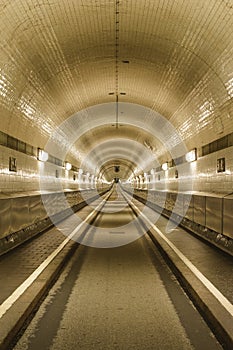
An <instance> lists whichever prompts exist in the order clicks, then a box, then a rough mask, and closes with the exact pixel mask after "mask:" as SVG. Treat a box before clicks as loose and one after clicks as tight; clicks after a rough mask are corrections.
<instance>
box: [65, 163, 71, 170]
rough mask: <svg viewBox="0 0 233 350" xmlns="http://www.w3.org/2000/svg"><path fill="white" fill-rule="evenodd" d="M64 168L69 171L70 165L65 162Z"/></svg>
mask: <svg viewBox="0 0 233 350" xmlns="http://www.w3.org/2000/svg"><path fill="white" fill-rule="evenodd" d="M65 168H66V170H71V168H72V165H71V164H70V163H69V162H66V163H65Z"/></svg>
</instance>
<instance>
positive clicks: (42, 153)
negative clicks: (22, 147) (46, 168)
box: [37, 148, 49, 162]
mask: <svg viewBox="0 0 233 350" xmlns="http://www.w3.org/2000/svg"><path fill="white" fill-rule="evenodd" d="M37 159H38V160H40V161H41V162H47V160H48V159H49V155H48V153H47V152H45V151H44V150H43V149H41V148H38V153H37Z"/></svg>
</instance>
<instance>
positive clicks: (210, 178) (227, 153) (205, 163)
mask: <svg viewBox="0 0 233 350" xmlns="http://www.w3.org/2000/svg"><path fill="white" fill-rule="evenodd" d="M224 157H225V161H226V171H225V172H224V173H217V159H218V158H224ZM176 169H177V170H178V174H179V178H178V179H176V178H175V170H176ZM158 175H160V181H158ZM155 179H156V181H155V183H154V184H152V183H150V185H149V187H150V188H155V189H158V190H171V191H177V189H178V180H179V186H180V190H181V191H189V190H190V191H191V190H193V191H203V192H215V193H231V192H233V147H229V148H227V149H223V150H220V151H218V152H214V153H211V154H209V155H206V156H204V157H200V158H198V160H197V161H195V162H192V163H185V164H182V165H179V166H177V168H171V169H169V170H167V171H161V172H160V173H157V174H156V175H155Z"/></svg>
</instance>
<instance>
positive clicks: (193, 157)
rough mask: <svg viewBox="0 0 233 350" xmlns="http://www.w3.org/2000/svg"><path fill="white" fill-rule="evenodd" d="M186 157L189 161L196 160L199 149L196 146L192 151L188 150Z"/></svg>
mask: <svg viewBox="0 0 233 350" xmlns="http://www.w3.org/2000/svg"><path fill="white" fill-rule="evenodd" d="M185 159H186V160H187V162H189V163H191V162H194V161H195V160H197V149H196V148H194V149H192V151H190V152H188V153H187V154H186V155H185Z"/></svg>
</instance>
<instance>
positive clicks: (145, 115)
mask: <svg viewBox="0 0 233 350" xmlns="http://www.w3.org/2000/svg"><path fill="white" fill-rule="evenodd" d="M232 29H233V1H232V0H205V1H203V0H174V1H170V0H145V1H144V0H47V1H45V0H0V129H1V130H2V131H4V132H6V133H8V134H10V135H12V136H14V137H17V138H18V139H20V140H22V141H25V142H28V143H30V144H32V145H34V146H36V147H41V148H44V147H46V144H47V143H48V141H49V140H51V139H52V140H53V142H54V143H55V144H56V142H57V144H61V143H64V144H67V148H66V150H67V149H68V151H67V152H68V153H67V154H66V155H64V157H66V158H67V159H69V160H70V161H72V163H74V164H75V165H77V166H81V165H82V166H83V167H86V170H90V171H92V172H97V173H98V172H100V171H101V172H104V170H103V169H104V166H105V165H106V169H108V171H109V172H111V171H110V170H109V169H114V168H113V167H114V165H115V164H116V162H119V164H122V176H124V177H125V176H126V177H127V176H128V175H129V174H130V172H131V171H132V169H135V168H140V169H141V170H142V169H147V168H148V169H149V168H150V167H152V166H154V164H153V162H156V161H157V162H159V161H160V160H162V159H163V157H165V155H166V154H167V152H169V153H171V147H172V145H170V146H169V147H170V148H169V147H167V144H166V142H165V135H164V134H163V133H162V135H161V123H162V124H163V125H164V120H165V121H166V122H167V123H169V124H167V125H166V130H167V128H168V127H169V126H171V128H170V131H171V134H170V139H171V140H173V142H174V143H173V146H177V144H179V143H180V140H182V142H184V144H185V146H186V147H187V149H189V148H192V147H200V146H201V145H203V144H205V143H208V142H210V141H212V140H214V139H216V138H218V137H220V136H219V135H224V134H227V133H229V132H230V131H233V123H232V120H233V107H232V105H233V104H232V97H233V35H232ZM117 101H118V102H117ZM162 121H163V122H162ZM58 130H59V132H58ZM57 135H59V137H58V138H57V137H56V136H57ZM177 135H178V136H177ZM58 150H59V149H56V147H54V153H58V154H53V155H54V156H59V152H58ZM145 157H147V161H145ZM150 157H152V158H150ZM87 159H88V160H87ZM90 159H91V160H90ZM150 162H151V164H149V163H150ZM127 167H128V168H127ZM106 169H105V170H106ZM127 169H128V170H127ZM105 172H106V171H105ZM113 175H114V172H112V173H111V175H109V176H110V177H111V176H113Z"/></svg>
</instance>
